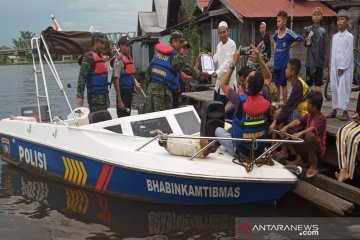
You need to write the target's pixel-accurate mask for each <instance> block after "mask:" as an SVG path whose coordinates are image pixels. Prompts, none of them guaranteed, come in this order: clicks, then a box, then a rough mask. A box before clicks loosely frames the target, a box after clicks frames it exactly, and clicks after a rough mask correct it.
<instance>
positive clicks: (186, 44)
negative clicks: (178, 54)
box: [182, 40, 191, 48]
mask: <svg viewBox="0 0 360 240" xmlns="http://www.w3.org/2000/svg"><path fill="white" fill-rule="evenodd" d="M182 47H186V48H191V45H190V43H188V41H186V40H185V41H184V42H183V44H182Z"/></svg>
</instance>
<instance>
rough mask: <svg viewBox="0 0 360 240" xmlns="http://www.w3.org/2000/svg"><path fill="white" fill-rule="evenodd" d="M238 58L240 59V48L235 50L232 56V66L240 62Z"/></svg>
mask: <svg viewBox="0 0 360 240" xmlns="http://www.w3.org/2000/svg"><path fill="white" fill-rule="evenodd" d="M240 57H241V54H240V48H238V49H236V51H235V53H234V55H233V60H232V63H233V64H234V65H236V64H238V63H239V61H240Z"/></svg>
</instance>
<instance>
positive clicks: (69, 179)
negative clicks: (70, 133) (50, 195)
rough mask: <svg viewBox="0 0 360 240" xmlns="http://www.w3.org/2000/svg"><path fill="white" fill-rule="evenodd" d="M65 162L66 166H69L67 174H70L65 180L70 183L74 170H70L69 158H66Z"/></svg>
mask: <svg viewBox="0 0 360 240" xmlns="http://www.w3.org/2000/svg"><path fill="white" fill-rule="evenodd" d="M66 162H67V164H68V166H69V172H70V174H69V177H68V179H67V180H68V181H69V182H71V180H72V178H73V174H74V170H73V168H72V165H71V160H70V159H69V158H66Z"/></svg>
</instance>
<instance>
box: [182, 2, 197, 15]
mask: <svg viewBox="0 0 360 240" xmlns="http://www.w3.org/2000/svg"><path fill="white" fill-rule="evenodd" d="M181 4H182V6H183V8H184V9H185V11H186V13H187V15H188V16H192V14H193V12H194V11H195V8H196V0H181Z"/></svg>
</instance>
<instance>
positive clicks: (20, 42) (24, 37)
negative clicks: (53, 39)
mask: <svg viewBox="0 0 360 240" xmlns="http://www.w3.org/2000/svg"><path fill="white" fill-rule="evenodd" d="M34 36H35V33H33V32H30V31H20V37H19V38H18V39H15V38H12V39H11V40H12V42H13V45H14V46H13V47H14V48H21V47H24V44H28V42H30V40H31V38H33V37H34Z"/></svg>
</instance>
